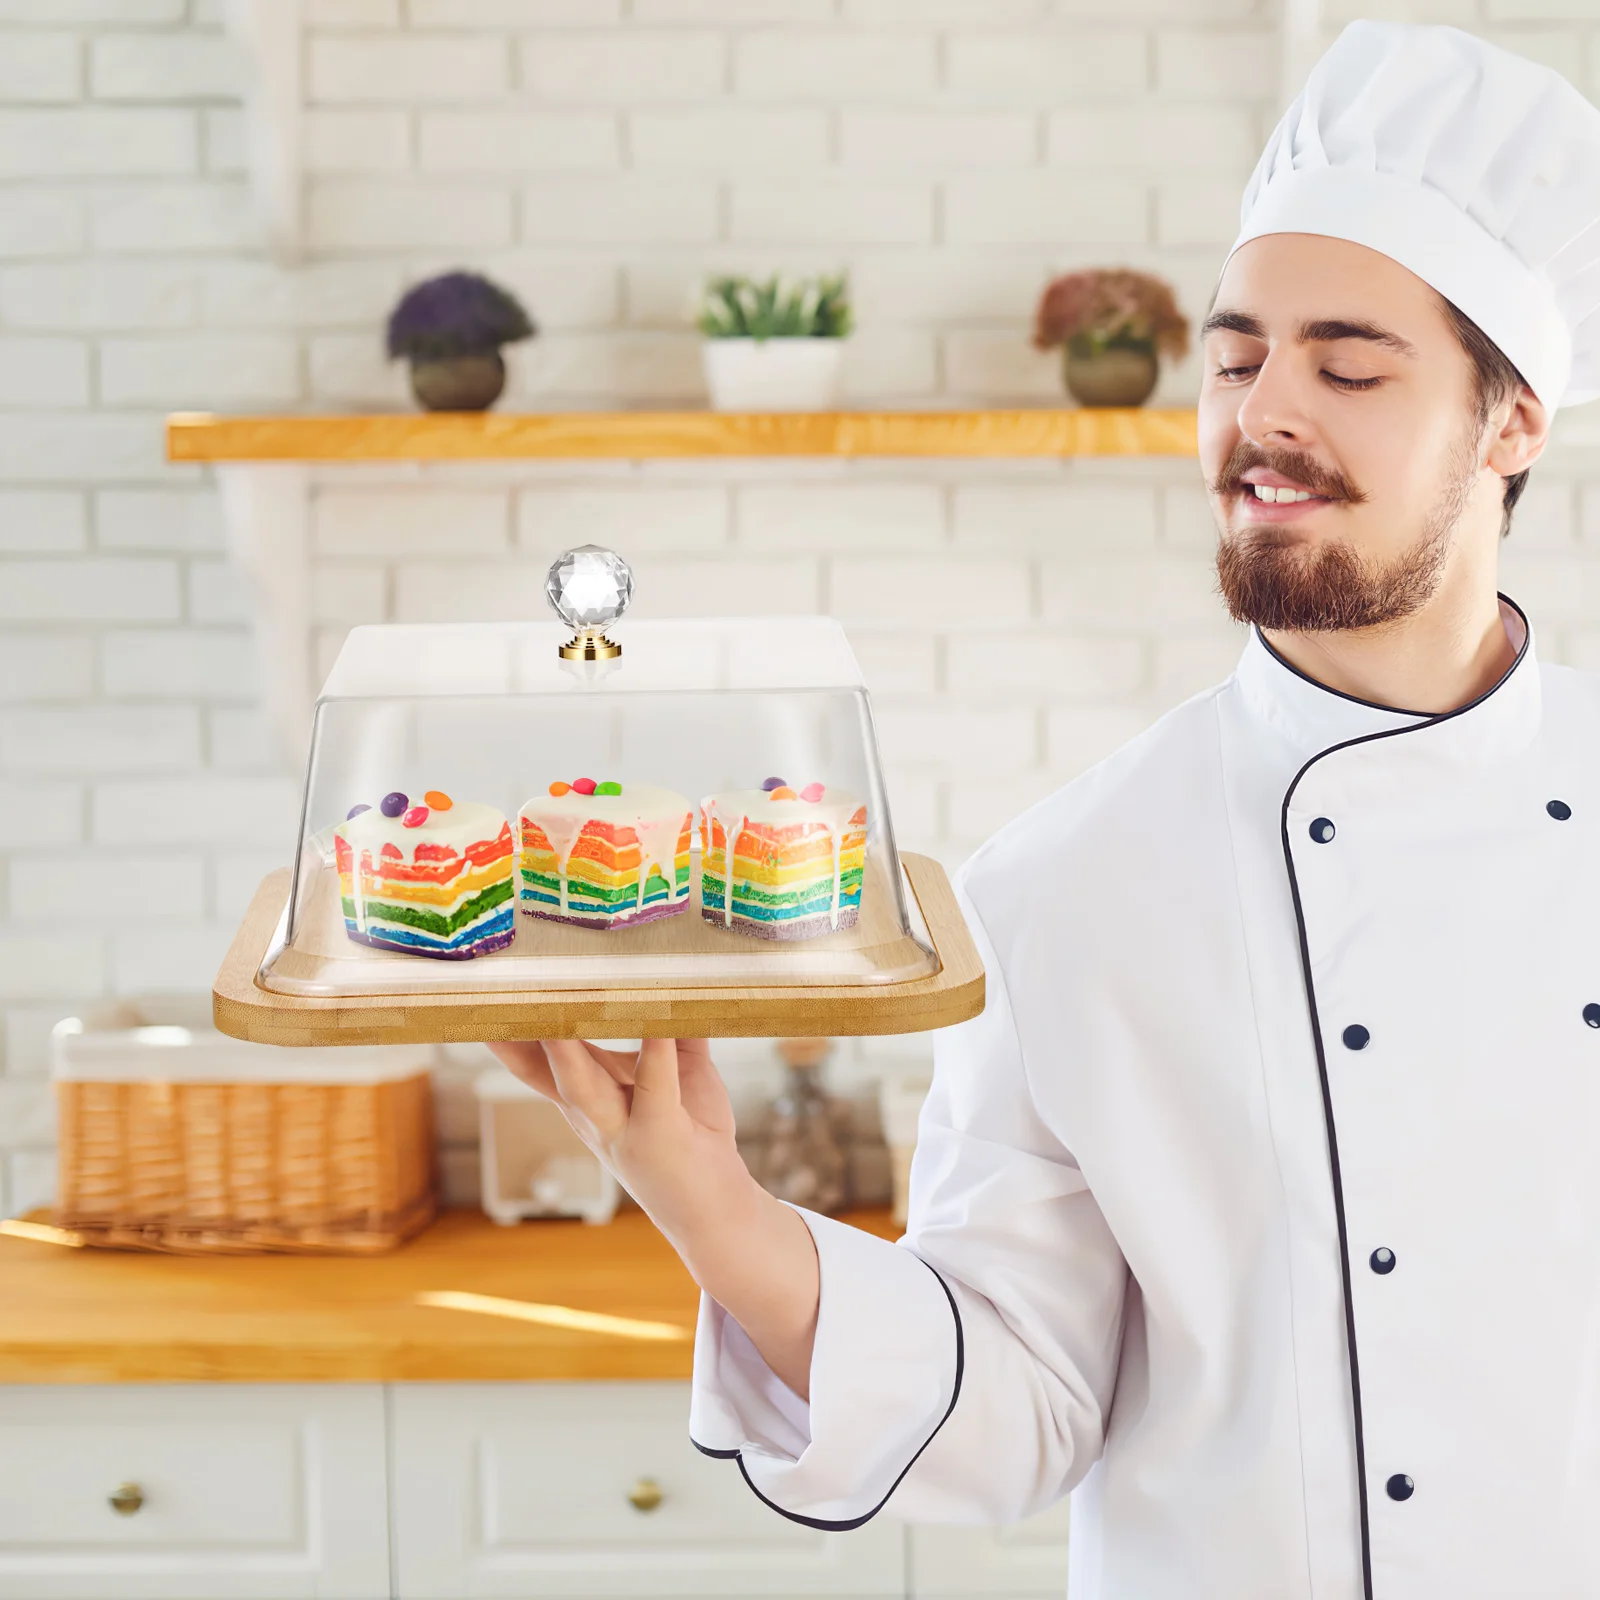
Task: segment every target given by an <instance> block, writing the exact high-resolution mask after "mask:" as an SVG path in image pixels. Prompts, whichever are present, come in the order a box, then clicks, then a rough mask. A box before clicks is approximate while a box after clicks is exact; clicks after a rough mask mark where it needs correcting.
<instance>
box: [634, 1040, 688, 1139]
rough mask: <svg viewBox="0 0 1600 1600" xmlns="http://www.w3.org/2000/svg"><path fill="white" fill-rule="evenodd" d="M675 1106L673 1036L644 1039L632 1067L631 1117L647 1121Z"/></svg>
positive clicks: (674, 1048) (676, 1069)
mask: <svg viewBox="0 0 1600 1600" xmlns="http://www.w3.org/2000/svg"><path fill="white" fill-rule="evenodd" d="M677 1109H678V1044H677V1041H676V1040H675V1039H645V1040H642V1041H641V1042H640V1046H639V1059H638V1062H637V1064H636V1065H635V1067H634V1069H633V1117H634V1120H635V1121H637V1122H649V1121H651V1120H652V1119H654V1118H656V1117H661V1116H665V1115H668V1114H670V1113H672V1112H675V1111H676V1110H677Z"/></svg>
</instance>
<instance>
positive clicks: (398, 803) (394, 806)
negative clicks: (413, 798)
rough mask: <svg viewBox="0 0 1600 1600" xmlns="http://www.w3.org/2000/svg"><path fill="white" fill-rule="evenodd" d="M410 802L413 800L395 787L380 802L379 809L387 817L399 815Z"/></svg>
mask: <svg viewBox="0 0 1600 1600" xmlns="http://www.w3.org/2000/svg"><path fill="white" fill-rule="evenodd" d="M410 804H411V802H410V801H409V800H408V799H407V798H406V797H405V796H404V795H403V794H401V793H400V791H399V790H398V789H395V790H393V791H392V792H391V793H389V794H386V795H385V796H384V797H383V799H382V800H380V801H379V802H378V809H379V810H380V811H381V812H382V813H383V814H384V816H386V817H398V816H399V815H400V813H401V812H402V811H404V810H405V809H406V807H407V806H409V805H410Z"/></svg>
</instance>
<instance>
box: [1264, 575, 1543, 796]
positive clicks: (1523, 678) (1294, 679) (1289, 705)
mask: <svg viewBox="0 0 1600 1600" xmlns="http://www.w3.org/2000/svg"><path fill="white" fill-rule="evenodd" d="M1500 620H1501V622H1502V623H1503V624H1504V626H1505V630H1506V637H1507V638H1508V639H1509V640H1510V641H1511V644H1512V646H1513V648H1514V649H1515V650H1516V652H1517V654H1516V659H1515V660H1514V661H1513V662H1512V663H1511V665H1510V666H1509V667H1508V668H1507V669H1506V671H1505V674H1504V676H1503V677H1501V679H1500V680H1499V682H1497V683H1496V684H1495V685H1494V687H1493V688H1491V689H1489V690H1487V691H1485V692H1484V693H1483V694H1481V695H1479V696H1478V698H1477V699H1476V700H1472V701H1469V702H1468V703H1467V704H1466V705H1464V706H1460V707H1458V708H1457V709H1456V710H1454V711H1447V712H1443V713H1430V712H1425V711H1406V710H1401V709H1398V708H1396V707H1393V706H1383V705H1378V704H1377V703H1376V702H1374V701H1371V700H1362V699H1358V698H1357V697H1356V696H1355V695H1350V694H1345V693H1343V692H1342V691H1340V690H1338V689H1330V688H1328V687H1327V686H1326V685H1325V684H1321V683H1318V682H1317V681H1316V680H1315V679H1314V678H1310V677H1308V676H1307V675H1306V674H1305V673H1303V672H1302V671H1301V670H1300V669H1299V668H1298V667H1296V666H1293V665H1292V664H1291V663H1290V662H1289V661H1287V660H1286V659H1285V658H1284V657H1283V656H1282V655H1280V654H1279V653H1278V651H1276V650H1275V649H1273V647H1272V646H1271V645H1270V644H1268V643H1267V641H1266V639H1265V637H1264V636H1263V635H1262V632H1261V630H1260V629H1259V628H1256V627H1252V628H1251V630H1250V638H1249V642H1248V643H1247V644H1246V645H1245V649H1244V655H1243V656H1242V657H1241V658H1240V661H1239V666H1238V669H1237V671H1236V673H1235V678H1236V681H1237V683H1238V685H1239V689H1240V692H1241V693H1242V695H1243V696H1244V700H1245V703H1246V704H1247V705H1248V706H1249V707H1250V709H1251V710H1252V711H1253V712H1254V713H1255V715H1257V716H1258V717H1260V718H1261V720H1262V721H1263V722H1265V723H1266V724H1267V725H1268V726H1269V727H1271V728H1273V729H1274V730H1275V731H1276V732H1278V733H1279V734H1281V735H1282V736H1283V737H1284V738H1285V739H1287V740H1288V741H1289V743H1290V744H1291V745H1292V746H1293V747H1294V749H1295V750H1296V752H1297V753H1298V754H1299V755H1300V756H1301V757H1302V758H1303V759H1308V758H1310V757H1311V756H1313V755H1315V754H1317V753H1318V752H1319V751H1323V750H1327V749H1329V748H1330V747H1331V746H1333V745H1338V744H1345V743H1348V742H1349V741H1350V740H1352V739H1362V738H1366V737H1368V736H1370V735H1373V734H1380V733H1393V732H1397V731H1399V730H1402V729H1411V728H1423V727H1428V728H1429V729H1430V733H1429V739H1428V742H1429V744H1430V745H1432V746H1434V747H1435V750H1436V753H1437V754H1440V755H1448V756H1449V757H1450V758H1451V759H1452V761H1454V762H1461V763H1464V764H1466V765H1468V766H1474V765H1479V764H1481V763H1483V762H1485V761H1489V760H1492V759H1495V758H1497V757H1499V756H1503V755H1505V754H1507V753H1509V752H1510V751H1512V750H1517V749H1520V748H1522V747H1523V746H1525V745H1526V744H1527V743H1528V742H1529V741H1530V740H1531V739H1532V738H1533V736H1534V734H1535V732H1536V731H1537V729H1538V725H1539V713H1540V693H1539V674H1538V667H1537V662H1536V660H1535V658H1534V650H1533V628H1532V626H1531V625H1530V624H1529V622H1528V618H1527V615H1526V614H1525V613H1524V611H1523V610H1522V608H1521V607H1520V606H1519V605H1517V603H1516V602H1515V601H1514V600H1512V599H1510V598H1509V597H1508V596H1506V595H1504V594H1502V595H1501V596H1500Z"/></svg>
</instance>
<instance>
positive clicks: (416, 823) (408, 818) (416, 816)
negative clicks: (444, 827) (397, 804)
mask: <svg viewBox="0 0 1600 1600" xmlns="http://www.w3.org/2000/svg"><path fill="white" fill-rule="evenodd" d="M427 820H428V808H427V807H426V806H412V808H411V809H410V810H409V811H408V812H406V814H405V815H404V816H403V817H401V819H400V824H401V826H402V827H406V828H420V827H421V826H422V824H423V823H424V822H426V821H427Z"/></svg>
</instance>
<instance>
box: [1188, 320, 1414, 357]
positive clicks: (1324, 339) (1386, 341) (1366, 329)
mask: <svg viewBox="0 0 1600 1600" xmlns="http://www.w3.org/2000/svg"><path fill="white" fill-rule="evenodd" d="M1208 333H1242V334H1243V335H1244V336H1245V337H1246V338H1247V339H1265V338H1266V336H1267V330H1266V329H1265V328H1264V327H1263V326H1262V323H1261V319H1260V318H1259V317H1254V316H1251V314H1250V313H1249V312H1248V311H1213V312H1212V313H1211V315H1210V316H1209V317H1207V318H1206V320H1205V322H1204V323H1203V324H1202V325H1201V328H1200V337H1201V338H1202V339H1203V338H1205V336H1206V335H1207V334H1208ZM1297 337H1298V342H1299V343H1301V344H1328V343H1330V342H1332V341H1333V340H1335V339H1365V340H1366V341H1367V342H1368V343H1369V344H1381V345H1382V346H1383V347H1384V348H1385V349H1386V350H1393V351H1394V352H1395V353H1396V354H1397V355H1402V356H1414V355H1416V353H1417V347H1416V346H1415V345H1414V344H1412V343H1411V341H1410V340H1409V339H1402V338H1401V337H1400V335H1399V334H1398V333H1394V332H1392V331H1391V330H1390V329H1388V328H1384V327H1380V326H1379V324H1378V323H1376V322H1363V321H1360V320H1352V319H1351V318H1348V317H1317V318H1314V319H1313V320H1311V321H1309V322H1302V323H1301V324H1300V328H1299V333H1298V336H1297Z"/></svg>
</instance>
